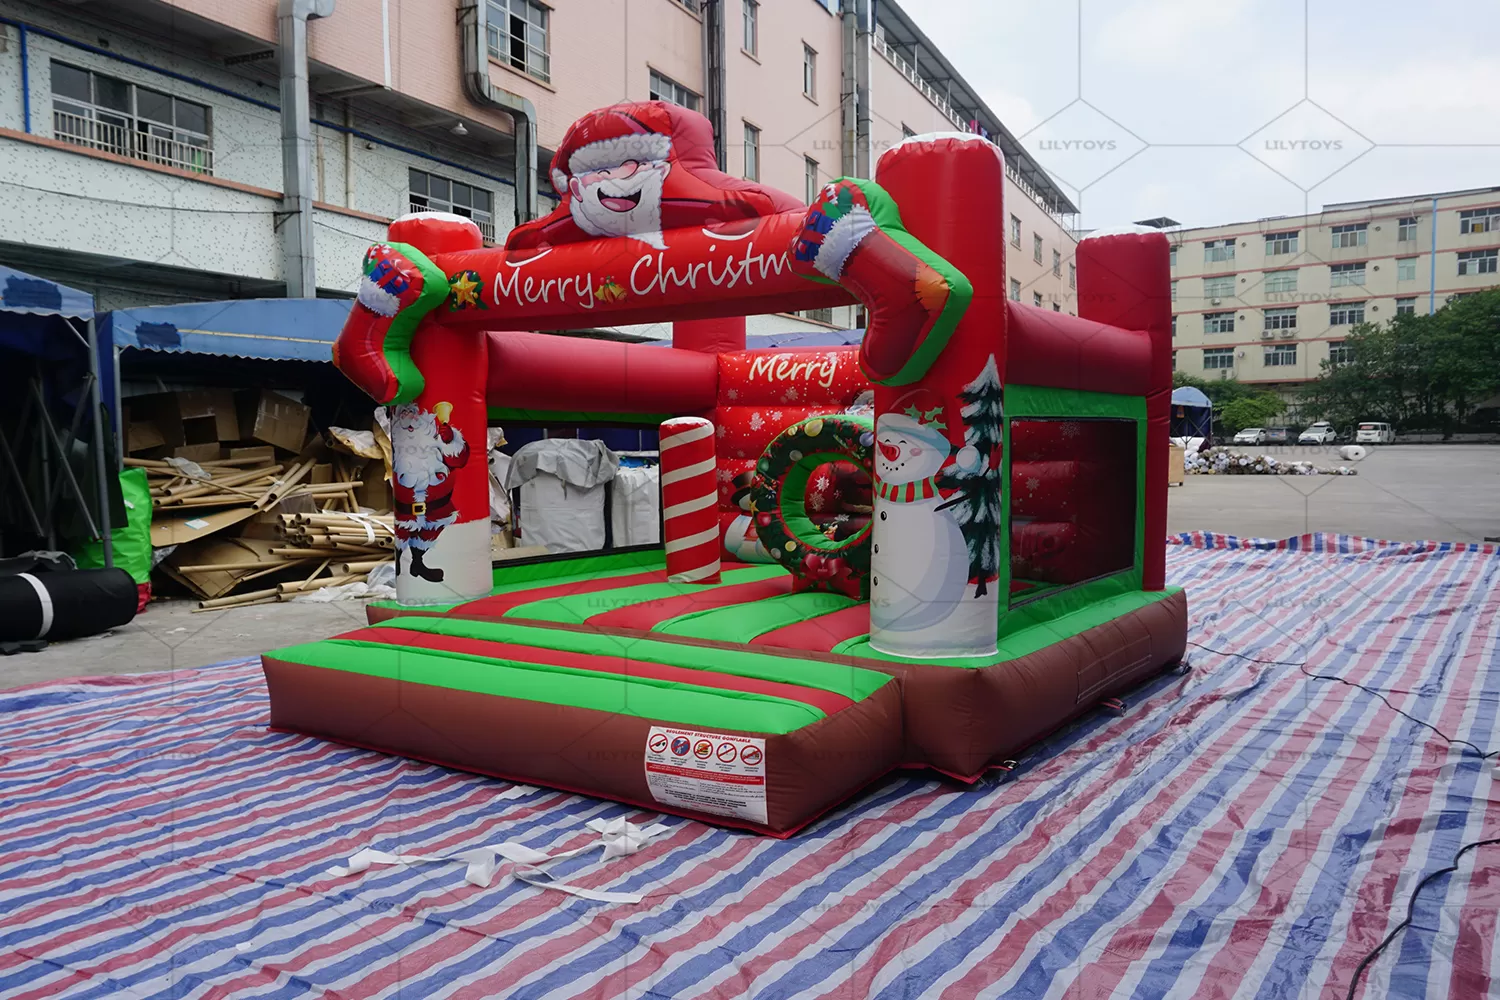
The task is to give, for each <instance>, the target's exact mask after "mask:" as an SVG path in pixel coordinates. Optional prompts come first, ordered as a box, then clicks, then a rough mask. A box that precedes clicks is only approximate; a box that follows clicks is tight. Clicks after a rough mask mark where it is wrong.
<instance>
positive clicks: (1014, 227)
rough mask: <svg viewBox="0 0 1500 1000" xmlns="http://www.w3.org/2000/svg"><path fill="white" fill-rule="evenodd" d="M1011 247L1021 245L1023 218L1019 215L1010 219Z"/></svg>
mask: <svg viewBox="0 0 1500 1000" xmlns="http://www.w3.org/2000/svg"><path fill="white" fill-rule="evenodd" d="M1010 245H1011V246H1013V247H1019V246H1020V245H1021V217H1020V216H1018V215H1012V216H1011V217H1010Z"/></svg>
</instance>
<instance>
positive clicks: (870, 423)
mask: <svg viewBox="0 0 1500 1000" xmlns="http://www.w3.org/2000/svg"><path fill="white" fill-rule="evenodd" d="M874 448H875V421H874V420H873V419H871V418H870V417H867V416H858V415H854V414H843V413H840V414H827V415H825V416H821V417H808V418H807V419H806V420H800V421H798V422H797V423H795V424H793V425H792V426H790V427H788V428H787V429H786V430H784V431H782V432H781V433H780V434H779V435H777V436H776V438H775V439H774V440H773V441H772V442H771V443H770V444H769V445H767V446H766V450H765V452H764V453H763V454H762V455H761V457H760V460H759V461H758V462H757V463H756V466H755V479H754V481H753V482H752V483H751V486H750V511H751V513H752V514H753V515H754V516H755V525H756V532H757V534H758V535H759V537H760V541H761V544H762V545H764V546H765V548H766V551H767V552H769V553H770V554H771V558H773V559H775V560H776V561H777V562H779V563H781V565H783V566H785V567H786V568H787V569H788V570H790V571H791V572H792V575H793V576H795V577H797V578H798V589H799V590H831V591H837V592H839V593H843V594H848V595H849V596H850V597H857V598H865V597H868V596H869V586H870V585H869V578H870V525H869V524H868V523H866V524H865V525H864V526H863V527H862V528H860V530H858V531H856V532H855V533H854V534H852V535H849V536H848V537H846V538H840V539H835V538H834V537H832V534H831V533H830V532H831V531H832V529H833V526H832V525H829V526H827V529H825V528H820V527H819V526H818V525H817V524H815V523H814V522H813V519H812V518H811V517H810V516H809V515H808V512H807V504H806V501H807V482H808V478H809V477H810V476H811V475H812V472H813V470H814V469H816V468H818V467H819V466H821V465H825V464H827V463H829V462H852V463H854V464H855V465H857V466H859V467H860V468H862V469H865V470H869V469H870V468H871V467H872V465H873V457H874Z"/></svg>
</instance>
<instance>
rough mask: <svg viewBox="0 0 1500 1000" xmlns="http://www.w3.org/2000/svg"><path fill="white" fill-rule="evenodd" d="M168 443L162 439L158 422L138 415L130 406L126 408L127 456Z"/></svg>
mask: <svg viewBox="0 0 1500 1000" xmlns="http://www.w3.org/2000/svg"><path fill="white" fill-rule="evenodd" d="M166 443H167V439H166V438H164V437H162V434H161V428H160V427H157V426H156V421H154V420H150V419H147V418H146V417H144V416H138V415H136V413H134V412H132V411H131V408H130V407H128V406H127V407H126V408H125V454H127V455H138V454H140V453H141V452H143V451H150V450H151V449H152V448H160V447H162V446H163V445H165V444H166Z"/></svg>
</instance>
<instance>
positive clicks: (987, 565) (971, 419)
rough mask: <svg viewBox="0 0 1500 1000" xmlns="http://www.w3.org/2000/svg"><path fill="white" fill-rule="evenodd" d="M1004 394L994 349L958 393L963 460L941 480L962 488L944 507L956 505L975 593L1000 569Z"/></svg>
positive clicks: (982, 591)
mask: <svg viewBox="0 0 1500 1000" xmlns="http://www.w3.org/2000/svg"><path fill="white" fill-rule="evenodd" d="M1000 396H1001V389H1000V373H999V371H998V370H997V369H996V367H995V356H994V355H993V354H991V355H990V357H989V360H987V361H986V362H985V364H984V367H983V368H982V369H980V372H979V374H978V375H977V376H975V377H974V381H972V382H970V383H969V384H968V385H966V386H964V387H963V391H961V392H960V393H959V394H958V398H959V401H960V402H962V403H963V406H962V407H961V408H960V410H959V414H960V415H961V416H962V417H963V421H964V448H963V449H962V450H960V452H959V460H958V461H957V462H956V463H955V464H953V465H951V466H949V467H948V468H947V469H946V470H944V474H943V478H944V480H945V481H944V482H943V483H942V485H943V486H945V487H948V488H957V489H958V490H959V494H958V495H957V496H955V497H954V498H953V499H951V500H949V501H947V502H946V503H944V504H943V506H942V509H951V510H952V511H953V517H954V519H955V520H956V521H958V526H959V530H960V531H962V532H963V536H964V542H965V543H966V544H967V545H968V549H969V579H971V580H975V581H976V586H975V588H974V596H975V597H983V596H984V595H985V594H986V593H988V592H989V582H990V581H991V580H994V579H995V578H996V577H997V576H998V575H999V570H1000V495H1001V494H1000V490H1001V482H1000V476H1001V463H1000V455H999V451H1000V445H1001V443H1002V442H1003V441H1004V438H1003V437H1002V436H1001V435H1002V433H1003V431H1004V427H1005V414H1004V411H1003V409H1002V407H1001V401H1000ZM966 458H967V459H968V461H967V462H965V461H964V460H965V459H966Z"/></svg>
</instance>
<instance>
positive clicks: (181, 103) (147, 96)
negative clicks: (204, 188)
mask: <svg viewBox="0 0 1500 1000" xmlns="http://www.w3.org/2000/svg"><path fill="white" fill-rule="evenodd" d="M210 128H211V126H210V118H209V109H208V106H207V105H206V104H198V103H196V102H194V101H185V100H183V99H182V98H180V97H175V96H173V95H171V94H166V93H163V92H161V91H159V90H153V89H151V88H149V87H142V86H138V85H136V84H133V83H127V82H126V81H124V80H119V79H116V78H115V77H112V76H105V75H104V74H103V73H95V72H93V71H91V70H86V69H79V68H78V67H76V66H69V65H68V64H66V63H60V62H54V63H53V64H52V135H53V138H56V139H59V140H61V141H63V142H66V143H70V144H72V145H75V146H86V147H88V148H89V149H97V150H101V151H103V152H106V153H114V154H115V155H116V156H126V157H130V158H131V159H135V160H144V161H146V162H148V163H158V164H161V165H162V166H168V167H178V168H180V169H182V170H191V171H193V172H194V173H200V174H212V173H213V172H214V152H213V139H212V137H211V131H210Z"/></svg>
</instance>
